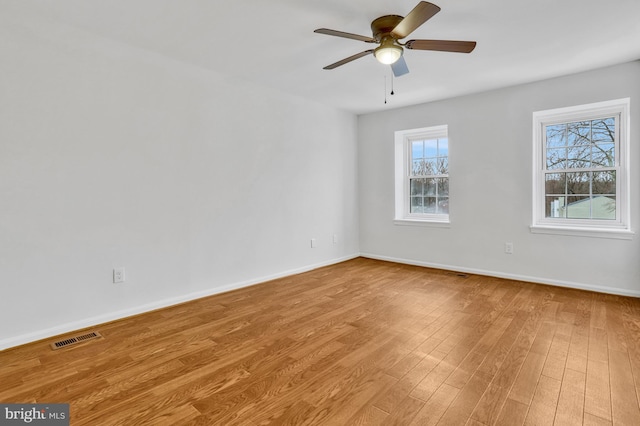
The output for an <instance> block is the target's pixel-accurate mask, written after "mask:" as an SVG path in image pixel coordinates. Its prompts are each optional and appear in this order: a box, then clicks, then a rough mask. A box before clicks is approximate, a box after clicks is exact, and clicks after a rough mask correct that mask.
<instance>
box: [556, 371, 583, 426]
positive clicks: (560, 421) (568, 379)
mask: <svg viewBox="0 0 640 426" xmlns="http://www.w3.org/2000/svg"><path fill="white" fill-rule="evenodd" d="M585 382H586V374H584V373H581V372H579V371H574V370H571V369H567V370H566V372H565V374H564V378H563V380H562V386H561V388H560V397H559V399H558V409H557V411H556V417H555V423H554V424H556V425H567V426H573V425H577V426H579V425H582V420H583V418H584V389H585Z"/></svg>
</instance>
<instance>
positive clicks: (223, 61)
mask: <svg viewBox="0 0 640 426" xmlns="http://www.w3.org/2000/svg"><path fill="white" fill-rule="evenodd" d="M434 3H435V4H437V5H438V6H440V7H441V8H442V10H441V12H440V13H438V14H437V15H435V16H434V17H433V18H432V19H431V20H429V21H427V23H425V24H424V25H423V26H422V27H420V28H418V29H417V30H416V31H415V32H414V33H413V34H411V35H410V36H409V37H408V38H407V39H405V41H406V40H408V39H416V38H424V39H452V40H475V41H477V42H478V45H477V47H476V49H475V50H474V51H473V52H472V53H470V54H461V53H445V52H425V51H417V50H408V51H405V59H406V62H407V64H408V66H409V69H410V74H408V75H405V76H403V77H400V78H397V79H394V91H395V95H394V96H387V98H388V103H387V104H386V105H385V104H384V97H385V89H384V87H385V77H386V82H387V89H390V84H391V81H390V80H391V71H390V69H389V67H388V66H384V65H381V64H379V63H378V62H377V61H376V60H375V59H374V58H373V56H367V57H364V58H362V59H359V60H357V61H355V62H352V63H349V64H346V65H344V66H342V67H340V68H337V69H335V70H332V71H325V70H323V69H322V67H323V66H325V65H328V64H330V63H333V62H336V61H337V60H340V59H342V58H345V57H347V56H350V55H352V54H355V53H358V52H361V51H363V50H367V49H369V48H370V47H371V45H369V44H366V43H363V42H359V41H355V40H349V39H344V38H338V37H330V36H326V35H321V34H315V33H314V32H313V30H314V29H316V28H321V27H325V28H331V29H335V30H340V31H346V32H351V33H357V34H362V35H367V36H370V35H371V32H370V23H371V21H372V20H373V19H375V18H377V17H379V16H382V15H387V14H397V15H403V16H404V15H406V14H407V13H408V12H409V11H410V10H411V9H412V8H413V7H414V6H415V5H416V4H417V0H396V1H391V0H235V1H233V0H228V1H222V0H100V1H99V0H58V1H45V0H39V1H38V0H0V13H2V9H3V8H5V9H6V10H5V11H7V10H9V11H11V10H12V11H14V12H16V11H17V12H19V13H20V15H21V16H27V17H28V16H33V17H34V18H36V17H37V18H38V19H46V20H50V21H56V22H61V23H63V24H65V25H71V26H74V27H77V28H80V29H82V30H85V31H90V32H92V33H96V34H98V35H100V36H102V37H106V38H109V39H114V40H117V41H119V42H123V43H127V44H129V45H133V46H136V47H138V48H143V49H148V50H151V51H154V52H157V53H160V54H163V55H166V56H169V57H172V58H175V59H178V60H181V61H185V62H188V63H191V64H194V65H197V66H200V67H204V68H208V69H212V70H215V71H216V72H219V73H222V74H230V75H233V76H234V78H240V79H247V80H250V81H254V82H257V83H259V84H263V85H267V86H271V87H274V88H276V89H279V90H282V91H285V92H288V93H291V94H295V95H299V96H303V97H305V98H309V99H312V100H315V101H318V102H322V103H325V104H329V105H332V106H334V107H337V108H342V109H346V110H348V111H352V112H354V113H366V112H372V111H379V110H383V109H388V108H395V107H400V106H406V105H412V104H416V103H422V102H427V101H432V100H436V99H443V98H449V97H453V96H458V95H462V94H467V93H472V92H479V91H484V90H489V89H494V88H497V87H504V86H510V85H514V84H519V83H524V82H530V81H535V80H541V79H545V78H549V77H554V76H558V75H565V74H571V73H575V72H579V71H584V70H588V69H594V68H599V67H603V66H607V65H612V64H616V63H622V62H627V61H632V60H637V59H640V0H606V1H604V0H598V1H596V0H434ZM639 77H640V76H639ZM388 91H389V90H387V92H388Z"/></svg>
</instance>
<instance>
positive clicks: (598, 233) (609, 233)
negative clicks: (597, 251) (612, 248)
mask: <svg viewBox="0 0 640 426" xmlns="http://www.w3.org/2000/svg"><path fill="white" fill-rule="evenodd" d="M529 229H530V230H531V232H532V233H533V234H553V235H568V236H572V237H592V238H611V239H616V240H631V239H633V236H634V235H635V233H634V232H633V231H630V230H627V229H611V228H587V227H582V228H580V227H571V228H568V227H561V226H552V225H532V226H530V227H529Z"/></svg>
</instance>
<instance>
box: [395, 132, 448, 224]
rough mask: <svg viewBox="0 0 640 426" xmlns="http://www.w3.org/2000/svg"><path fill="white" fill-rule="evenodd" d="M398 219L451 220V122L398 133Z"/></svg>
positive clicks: (408, 221) (431, 221)
mask: <svg viewBox="0 0 640 426" xmlns="http://www.w3.org/2000/svg"><path fill="white" fill-rule="evenodd" d="M395 161H396V163H395V169H396V170H395V171H396V191H395V192H396V211H395V219H396V221H397V222H400V223H402V222H405V223H412V222H413V223H416V222H422V223H448V222H449V139H448V138H447V126H446V125H444V126H436V127H426V128H422V129H412V130H401V131H397V132H396V133H395Z"/></svg>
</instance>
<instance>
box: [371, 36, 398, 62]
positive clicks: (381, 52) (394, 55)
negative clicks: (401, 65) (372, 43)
mask: <svg viewBox="0 0 640 426" xmlns="http://www.w3.org/2000/svg"><path fill="white" fill-rule="evenodd" d="M373 54H374V56H375V57H376V59H377V60H378V62H380V63H382V64H385V65H391V64H393V63H395V62H396V61H397V60H398V59H400V57H401V56H402V46H398V45H397V44H395V43H394V41H393V39H386V40H384V41H383V42H382V44H380V46H378V47H377V48H376V49H375V50H374V51H373Z"/></svg>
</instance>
